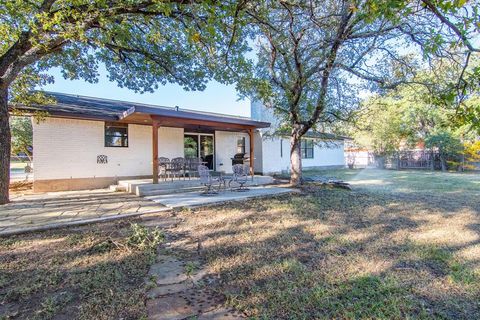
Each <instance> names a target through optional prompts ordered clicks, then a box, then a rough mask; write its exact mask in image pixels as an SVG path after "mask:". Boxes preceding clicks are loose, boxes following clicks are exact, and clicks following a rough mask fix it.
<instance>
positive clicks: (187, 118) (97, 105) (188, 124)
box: [9, 93, 270, 131]
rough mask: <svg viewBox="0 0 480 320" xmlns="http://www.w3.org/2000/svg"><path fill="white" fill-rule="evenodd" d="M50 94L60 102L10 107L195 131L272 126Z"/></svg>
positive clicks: (199, 113)
mask: <svg viewBox="0 0 480 320" xmlns="http://www.w3.org/2000/svg"><path fill="white" fill-rule="evenodd" d="M49 94H51V95H53V97H54V98H56V99H57V103H56V104H53V105H33V106H24V105H11V106H10V108H9V109H10V111H11V110H12V109H16V110H21V111H23V112H26V113H27V114H34V113H35V112H38V111H42V112H47V113H48V116H50V117H56V118H67V119H81V120H94V121H118V122H122V123H131V124H140V125H152V124H153V122H154V121H156V122H157V123H159V124H160V125H161V126H165V127H177V128H185V129H187V130H191V131H199V130H210V131H213V130H224V131H243V130H248V129H256V128H268V127H270V123H268V122H261V121H256V120H252V119H250V118H246V117H237V116H230V115H223V114H218V113H209V112H199V111H193V110H186V109H179V108H169V107H161V106H155V105H144V104H138V103H131V102H123V101H116V100H107V99H99V98H92V97H83V96H75V95H66V94H57V93H49Z"/></svg>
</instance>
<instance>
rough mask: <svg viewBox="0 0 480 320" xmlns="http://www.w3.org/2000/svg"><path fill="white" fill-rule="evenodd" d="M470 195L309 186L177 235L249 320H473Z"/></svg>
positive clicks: (475, 258) (188, 219) (219, 210)
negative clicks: (195, 247)
mask: <svg viewBox="0 0 480 320" xmlns="http://www.w3.org/2000/svg"><path fill="white" fill-rule="evenodd" d="M465 197H469V195H455V196H454V195H446V194H443V195H434V194H431V195H429V196H426V195H415V194H411V193H409V194H386V193H377V192H374V193H369V192H366V191H365V190H361V191H353V192H349V191H344V190H335V189H324V188H318V187H311V188H308V189H307V190H305V192H304V193H303V194H300V195H285V196H279V197H276V198H274V199H262V200H254V201H248V202H245V203H241V204H232V205H228V206H216V207H211V208H208V209H203V210H196V211H183V212H180V213H179V215H180V217H181V218H183V219H184V223H183V224H181V225H180V226H179V227H178V232H179V233H181V234H183V235H185V236H187V237H190V238H191V239H200V240H201V242H202V247H203V253H204V257H205V261H206V265H207V267H208V269H209V270H210V271H211V272H212V273H215V274H218V275H219V277H220V281H217V282H215V283H213V284H212V286H214V287H215V289H216V290H218V291H219V292H222V293H223V294H225V295H226V296H227V300H228V303H229V304H230V305H231V306H233V307H235V308H237V309H239V310H241V311H243V312H244V313H245V314H246V315H247V316H251V317H253V318H259V319H311V318H347V319H359V318H363V319H371V318H393V319H404V318H406V317H410V318H432V317H436V318H447V319H448V318H450V319H459V318H464V319H472V318H480V304H479V303H478V297H479V296H480V281H479V280H480V273H479V272H478V270H479V269H478V268H479V266H478V264H479V263H480V262H479V261H480V255H479V252H478V243H480V228H479V226H480V224H479V216H478V213H479V211H480V204H479V203H478V202H476V201H473V200H475V199H474V198H465ZM455 234H457V235H458V234H460V236H455ZM466 255H469V257H468V258H467V257H466Z"/></svg>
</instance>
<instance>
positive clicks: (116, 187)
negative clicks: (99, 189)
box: [108, 184, 127, 192]
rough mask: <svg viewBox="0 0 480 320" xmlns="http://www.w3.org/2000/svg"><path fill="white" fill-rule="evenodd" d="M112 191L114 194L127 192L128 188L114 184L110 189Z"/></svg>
mask: <svg viewBox="0 0 480 320" xmlns="http://www.w3.org/2000/svg"><path fill="white" fill-rule="evenodd" d="M108 189H109V190H110V191H113V192H125V191H127V188H126V187H125V186H121V185H118V184H112V185H111V186H109V187H108Z"/></svg>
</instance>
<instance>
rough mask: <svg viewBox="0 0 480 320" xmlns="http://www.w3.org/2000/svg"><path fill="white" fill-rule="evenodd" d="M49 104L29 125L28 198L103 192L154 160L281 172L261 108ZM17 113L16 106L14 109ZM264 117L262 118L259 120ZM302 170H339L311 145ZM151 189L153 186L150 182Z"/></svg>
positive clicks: (285, 158)
mask: <svg viewBox="0 0 480 320" xmlns="http://www.w3.org/2000/svg"><path fill="white" fill-rule="evenodd" d="M49 94H51V95H52V96H54V97H55V99H56V100H57V104H55V105H47V106H29V107H20V108H22V109H24V110H26V111H30V112H33V111H35V110H45V111H48V112H49V117H48V118H46V119H45V120H44V121H41V122H39V123H37V122H35V121H33V148H34V162H33V167H34V191H53V190H76V189H91V188H101V187H106V186H108V185H111V184H115V183H116V182H117V181H118V180H120V179H133V178H147V177H150V178H152V173H153V177H158V157H166V158H170V159H172V158H176V157H189V156H194V157H197V156H198V157H201V158H202V159H205V160H206V162H207V163H208V166H209V167H210V168H211V169H212V170H214V171H223V172H227V173H229V172H231V168H232V157H233V156H234V155H235V154H237V153H244V154H246V156H247V158H250V161H249V163H250V165H251V167H252V171H253V169H254V170H255V172H258V173H263V174H271V173H275V172H280V171H284V170H288V167H289V141H288V139H287V138H283V137H275V138H271V137H267V135H266V134H265V133H266V132H267V131H266V130H267V128H268V127H269V125H270V123H269V122H270V121H267V120H268V119H266V118H265V117H264V116H263V117H262V116H261V113H262V112H264V110H262V108H261V106H258V105H255V104H252V116H253V117H252V118H245V117H235V116H226V115H222V114H214V113H206V112H196V111H191V110H186V109H178V108H167V107H160V106H152V105H145V104H137V103H131V102H122V101H115V100H105V99H98V98H91V97H82V96H75V95H66V94H58V93H49ZM16 107H17V108H19V106H16ZM264 114H265V112H264ZM308 156H311V157H308V159H304V160H303V161H304V163H303V164H304V166H305V167H307V168H308V167H321V166H344V159H343V141H342V140H338V147H337V148H322V147H321V143H315V145H314V146H313V150H312V154H311V153H310V151H309V152H308ZM154 182H155V179H154Z"/></svg>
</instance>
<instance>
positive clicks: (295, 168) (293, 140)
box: [290, 130, 302, 187]
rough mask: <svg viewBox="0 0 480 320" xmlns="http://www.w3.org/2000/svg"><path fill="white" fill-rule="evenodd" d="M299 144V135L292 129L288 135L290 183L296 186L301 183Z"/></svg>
mask: <svg viewBox="0 0 480 320" xmlns="http://www.w3.org/2000/svg"><path fill="white" fill-rule="evenodd" d="M300 145H301V142H300V137H299V135H298V133H297V132H296V131H295V130H294V131H292V135H291V137H290V167H291V170H290V184H291V185H292V186H296V187H298V186H300V185H301V184H302V155H301V152H300Z"/></svg>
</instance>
